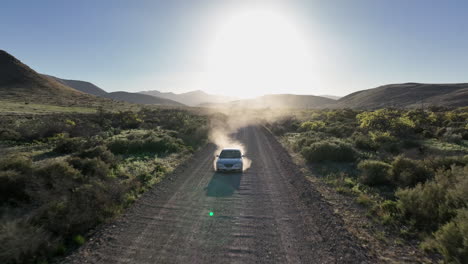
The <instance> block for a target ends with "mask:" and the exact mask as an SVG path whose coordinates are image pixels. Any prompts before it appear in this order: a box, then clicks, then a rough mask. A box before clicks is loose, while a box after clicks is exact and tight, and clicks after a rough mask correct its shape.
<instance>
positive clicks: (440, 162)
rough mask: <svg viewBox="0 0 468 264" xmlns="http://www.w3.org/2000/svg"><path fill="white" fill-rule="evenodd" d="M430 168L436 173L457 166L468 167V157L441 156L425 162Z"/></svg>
mask: <svg viewBox="0 0 468 264" xmlns="http://www.w3.org/2000/svg"><path fill="white" fill-rule="evenodd" d="M424 162H425V164H426V166H427V167H428V168H431V169H432V170H434V171H437V170H439V169H442V170H448V169H450V168H451V167H452V166H453V165H455V166H466V165H468V155H465V156H441V157H434V158H430V159H427V160H425V161H424Z"/></svg>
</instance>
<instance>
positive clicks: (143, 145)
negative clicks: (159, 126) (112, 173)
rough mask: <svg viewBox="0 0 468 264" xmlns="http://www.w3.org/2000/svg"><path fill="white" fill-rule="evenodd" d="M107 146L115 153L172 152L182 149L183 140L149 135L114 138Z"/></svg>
mask: <svg viewBox="0 0 468 264" xmlns="http://www.w3.org/2000/svg"><path fill="white" fill-rule="evenodd" d="M108 148H109V150H110V151H112V152H113V153H115V154H134V153H159V154H166V153H173V152H176V151H179V150H182V149H183V142H182V141H181V140H179V139H175V138H172V137H170V136H161V137H160V136H157V135H150V136H148V137H146V138H144V139H143V138H138V139H134V140H127V139H116V140H113V141H111V142H110V143H109V144H108Z"/></svg>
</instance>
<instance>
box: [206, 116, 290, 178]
mask: <svg viewBox="0 0 468 264" xmlns="http://www.w3.org/2000/svg"><path fill="white" fill-rule="evenodd" d="M208 111H210V113H211V118H210V133H209V140H210V141H211V142H212V143H214V144H215V145H216V146H217V148H216V151H215V152H214V153H213V156H214V157H216V155H219V153H220V152H221V150H222V149H224V148H238V149H240V150H241V151H242V154H244V155H245V157H244V159H243V161H244V171H246V170H247V169H249V168H250V167H251V165H252V160H251V159H250V158H249V157H248V146H245V145H244V144H242V143H241V142H240V141H239V140H238V139H236V134H237V133H238V132H241V130H242V129H243V128H245V127H247V126H251V125H262V124H264V123H265V122H267V121H268V122H271V121H274V120H275V119H277V118H279V117H282V116H284V115H285V113H284V111H277V112H273V111H264V110H258V109H257V110H251V109H243V108H237V109H233V108H229V109H227V108H224V109H210V110H208ZM215 162H216V159H215V158H213V169H215V168H216V166H215V165H216V164H215Z"/></svg>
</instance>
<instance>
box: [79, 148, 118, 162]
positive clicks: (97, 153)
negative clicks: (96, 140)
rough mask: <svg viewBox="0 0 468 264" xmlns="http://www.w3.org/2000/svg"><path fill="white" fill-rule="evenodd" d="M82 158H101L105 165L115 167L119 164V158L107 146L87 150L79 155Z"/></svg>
mask: <svg viewBox="0 0 468 264" xmlns="http://www.w3.org/2000/svg"><path fill="white" fill-rule="evenodd" d="M77 156H78V157H80V158H89V159H93V158H99V159H100V160H102V161H104V162H105V163H107V164H109V165H111V166H114V165H116V163H117V158H116V157H115V156H114V154H112V152H110V151H109V150H108V149H107V147H105V146H97V147H94V148H90V149H86V150H83V151H81V152H80V153H78V154H77Z"/></svg>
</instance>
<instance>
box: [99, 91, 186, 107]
mask: <svg viewBox="0 0 468 264" xmlns="http://www.w3.org/2000/svg"><path fill="white" fill-rule="evenodd" d="M104 97H106V98H110V99H113V100H117V101H124V102H129V103H134V104H157V105H175V106H183V104H181V103H179V102H176V101H173V100H169V99H165V98H160V97H156V96H151V95H147V94H140V93H128V92H112V93H107V94H105V95H104Z"/></svg>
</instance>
